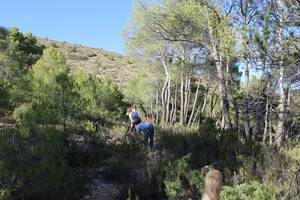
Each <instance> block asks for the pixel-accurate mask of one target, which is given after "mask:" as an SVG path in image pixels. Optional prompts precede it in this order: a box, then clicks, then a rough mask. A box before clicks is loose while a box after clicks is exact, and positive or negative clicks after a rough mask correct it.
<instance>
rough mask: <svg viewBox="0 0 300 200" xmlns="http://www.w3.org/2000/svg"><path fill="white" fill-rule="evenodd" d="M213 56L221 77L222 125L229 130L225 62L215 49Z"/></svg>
mask: <svg viewBox="0 0 300 200" xmlns="http://www.w3.org/2000/svg"><path fill="white" fill-rule="evenodd" d="M212 55H213V58H214V60H215V65H216V67H217V73H218V78H219V92H220V102H221V111H222V125H221V128H222V129H225V130H228V129H231V120H230V115H229V103H228V98H227V89H226V86H225V77H224V72H223V68H224V67H223V63H222V58H221V55H220V53H219V52H218V51H217V50H216V49H214V51H213V52H212Z"/></svg>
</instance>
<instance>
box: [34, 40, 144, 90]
mask: <svg viewBox="0 0 300 200" xmlns="http://www.w3.org/2000/svg"><path fill="white" fill-rule="evenodd" d="M37 39H38V42H39V43H40V44H43V45H45V46H46V47H53V48H56V49H58V50H59V51H61V52H62V53H64V55H65V56H66V58H67V63H68V65H69V67H70V68H71V70H74V69H78V68H82V69H84V70H86V71H87V72H88V73H91V74H96V75H97V76H98V77H99V78H104V79H108V80H111V81H113V82H114V83H116V84H117V85H119V86H120V87H121V88H124V87H125V86H126V84H127V82H128V81H129V79H131V77H132V76H134V75H135V74H136V73H137V71H138V70H139V68H140V67H141V65H139V64H138V63H137V62H136V61H135V60H134V59H133V58H130V57H127V56H123V55H121V54H117V53H113V52H109V51H105V50H103V49H96V48H92V47H86V46H82V45H78V44H70V43H67V42H60V41H55V40H49V39H42V38H37Z"/></svg>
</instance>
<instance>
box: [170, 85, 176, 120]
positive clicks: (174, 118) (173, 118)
mask: <svg viewBox="0 0 300 200" xmlns="http://www.w3.org/2000/svg"><path fill="white" fill-rule="evenodd" d="M176 111H177V86H176V87H175V97H174V111H173V116H172V121H171V123H172V124H173V123H174V122H176V113H177V112H176Z"/></svg>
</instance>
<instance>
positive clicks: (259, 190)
mask: <svg viewBox="0 0 300 200" xmlns="http://www.w3.org/2000/svg"><path fill="white" fill-rule="evenodd" d="M221 199H222V200H248V199H252V200H271V199H275V195H274V191H272V189H270V188H269V187H268V186H267V185H264V184H261V183H259V182H257V181H252V182H249V183H243V184H240V185H237V186H235V187H229V186H225V187H223V190H222V192H221Z"/></svg>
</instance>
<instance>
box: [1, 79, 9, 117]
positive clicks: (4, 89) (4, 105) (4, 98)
mask: <svg viewBox="0 0 300 200" xmlns="http://www.w3.org/2000/svg"><path fill="white" fill-rule="evenodd" d="M9 108H10V94H9V86H8V83H7V82H6V81H4V80H0V117H3V116H4V115H5V114H6V112H7V111H8V110H9Z"/></svg>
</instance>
